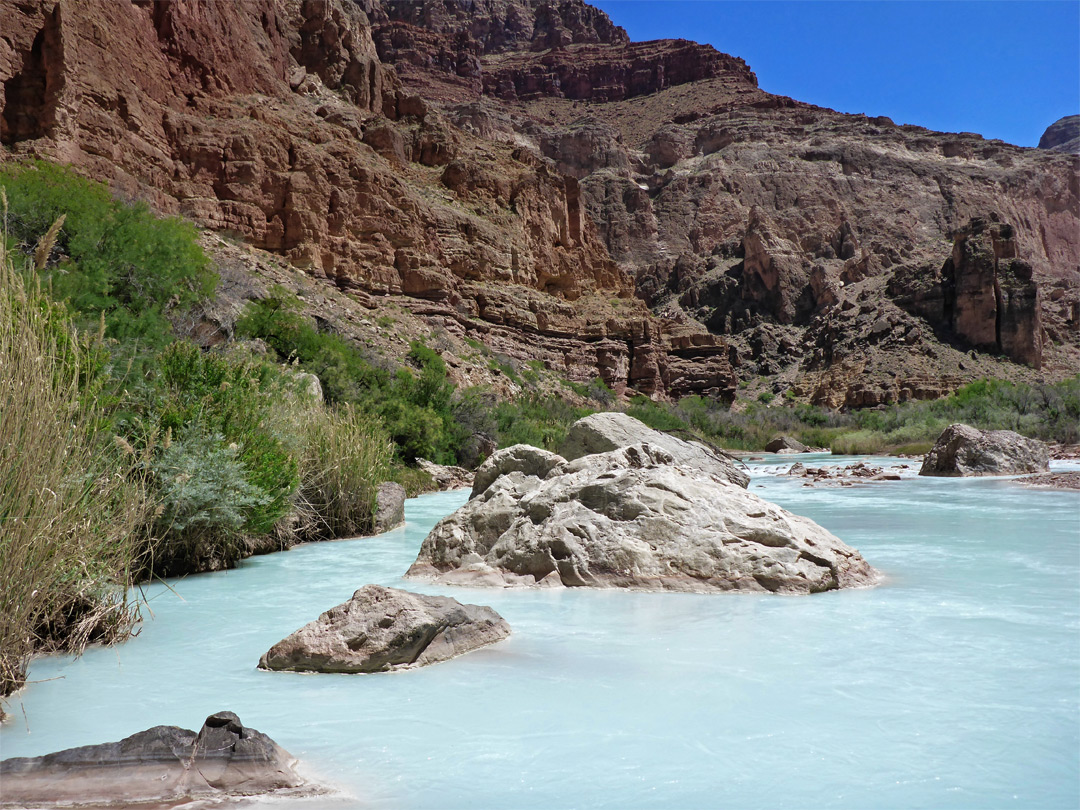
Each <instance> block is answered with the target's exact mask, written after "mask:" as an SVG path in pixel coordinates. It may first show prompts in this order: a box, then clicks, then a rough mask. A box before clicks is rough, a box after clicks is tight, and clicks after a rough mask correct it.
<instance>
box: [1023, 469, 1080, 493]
mask: <svg viewBox="0 0 1080 810" xmlns="http://www.w3.org/2000/svg"><path fill="white" fill-rule="evenodd" d="M1016 483H1018V484H1022V485H1023V486H1025V487H1032V488H1034V489H1069V490H1075V491H1078V492H1080V472H1078V471H1076V470H1068V471H1066V472H1051V473H1039V474H1038V475H1025V476H1024V477H1023V478H1017V479H1016Z"/></svg>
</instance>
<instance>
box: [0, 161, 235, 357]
mask: <svg viewBox="0 0 1080 810" xmlns="http://www.w3.org/2000/svg"><path fill="white" fill-rule="evenodd" d="M0 185H2V186H5V187H6V191H7V196H8V200H9V205H10V211H9V214H8V227H9V229H10V230H9V237H11V238H10V239H9V240H8V241H9V242H11V243H13V244H14V245H20V246H22V248H23V249H24V250H25V251H26V252H29V251H30V250H31V248H32V247H33V246H34V245H35V243H36V241H37V239H38V237H39V236H40V235H41V234H44V233H45V232H46V231H47V230H48V228H49V226H50V225H51V224H52V223H53V222H54V221H56V220H57V219H58V218H59V217H61V216H63V217H64V222H63V227H62V228H61V229H60V231H59V233H58V234H57V238H56V240H55V242H54V243H53V244H52V245H51V246H50V249H49V250H48V251H47V255H45V256H43V257H41V258H42V259H43V261H42V262H41V263H40V264H41V265H42V266H41V276H42V279H43V281H44V283H45V284H46V285H47V286H48V287H50V290H51V295H52V296H53V297H54V298H55V299H56V300H62V301H66V302H68V304H69V306H70V307H71V309H72V310H73V311H74V312H76V313H80V314H81V315H82V316H83V317H84V318H86V319H89V320H92V321H96V320H97V319H98V317H99V316H100V315H101V314H104V320H105V328H106V335H107V336H108V337H112V338H118V339H122V340H126V339H136V338H137V339H138V340H140V342H142V343H144V344H147V343H148V344H151V345H153V346H162V345H165V344H166V343H168V341H169V340H170V338H171V333H172V329H171V326H170V324H169V320H168V315H169V314H170V313H171V312H173V311H176V310H180V309H184V308H186V307H189V306H191V305H192V304H194V303H196V302H197V301H199V300H201V299H203V298H205V297H207V296H209V295H211V294H212V293H213V290H214V287H215V286H216V284H217V277H216V275H215V274H214V273H213V272H212V271H211V269H210V266H209V262H208V260H207V258H206V256H205V255H204V253H203V251H202V248H201V247H200V246H199V244H198V241H197V234H196V231H195V228H194V226H193V225H191V223H189V222H186V221H184V220H181V219H178V218H160V217H156V216H154V215H153V214H152V213H151V212H150V210H149V208H147V206H146V205H145V204H144V203H132V204H126V203H123V202H119V201H117V200H114V199H113V198H112V197H111V196H110V194H109V190H108V188H107V187H106V186H105V185H103V184H101V183H95V182H92V181H90V180H86V179H83V178H81V177H79V176H78V175H76V174H75V173H74V172H73V171H71V170H70V169H67V168H64V167H61V166H56V165H52V164H49V163H45V162H41V161H39V162H36V163H32V164H15V163H12V164H7V165H4V166H0Z"/></svg>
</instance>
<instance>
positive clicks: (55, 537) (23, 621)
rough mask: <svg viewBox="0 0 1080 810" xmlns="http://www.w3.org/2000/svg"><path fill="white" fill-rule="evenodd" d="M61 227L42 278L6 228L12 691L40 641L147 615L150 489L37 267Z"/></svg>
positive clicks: (3, 559) (4, 357)
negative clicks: (109, 434) (137, 569)
mask: <svg viewBox="0 0 1080 810" xmlns="http://www.w3.org/2000/svg"><path fill="white" fill-rule="evenodd" d="M0 198H2V191H0ZM0 206H2V208H3V214H4V216H5V220H6V199H0ZM61 224H62V223H61ZM59 227H60V226H59V225H57V226H55V227H54V228H52V229H50V231H49V233H48V234H46V236H45V237H43V242H42V243H41V244H39V245H38V249H37V250H35V252H34V258H35V260H36V261H35V262H34V264H36V265H37V267H36V268H35V267H33V266H31V267H28V268H27V270H28V273H27V274H26V275H27V277H29V279H30V280H25V279H24V275H23V274H21V273H20V272H18V270H17V268H16V265H15V262H16V260H17V259H20V258H21V257H17V256H16V255H14V254H12V253H10V252H9V251H7V250H6V247H5V246H6V243H7V239H6V227H5V228H3V229H2V230H0V696H2V695H7V694H10V693H11V692H12V691H13V690H14V689H17V688H18V687H19V686H20V685H21V684H22V683H23V681H24V679H25V676H26V667H27V664H28V661H29V658H30V656H31V655H32V654H33V653H34V652H35V651H37V650H41V649H43V648H60V649H67V650H73V651H76V652H78V651H81V650H82V648H84V647H85V645H86V644H87V643H89V642H90V641H94V640H99V639H100V640H112V639H114V638H116V637H119V636H122V635H123V634H125V633H127V632H128V631H129V630H130V627H131V625H132V622H133V621H134V619H135V617H136V610H135V608H134V606H133V605H132V603H131V602H130V601H129V599H128V596H127V587H128V585H129V584H130V574H131V568H132V561H133V559H134V556H135V552H136V549H135V542H136V541H135V529H136V527H137V526H138V525H140V524H141V523H142V521H143V517H144V511H145V508H146V506H145V503H146V502H145V498H144V496H143V493H142V491H141V488H140V486H139V485H138V483H137V481H135V482H133V481H132V480H129V479H128V478H127V476H125V470H124V469H123V465H124V464H125V463H128V464H130V462H125V461H124V460H123V459H122V453H121V451H115V452H114V451H112V449H111V447H110V446H108V445H106V444H105V443H104V442H103V437H102V436H100V435H99V432H98V429H97V420H96V415H95V412H94V404H93V402H92V397H88V396H85V393H86V389H85V383H86V379H87V376H88V375H89V374H90V373H91V368H90V366H91V365H92V359H93V348H92V346H91V344H90V342H89V341H86V340H84V339H83V338H82V337H81V336H79V335H77V334H76V333H75V332H74V330H73V329H72V327H71V324H70V321H69V319H68V317H67V315H66V313H65V311H64V310H63V308H62V307H60V306H58V305H56V304H53V303H51V302H50V301H49V299H48V297H47V296H46V295H45V294H44V293H43V291H42V290H41V288H40V285H38V284H37V283H36V282H35V281H34V280H33V277H32V276H33V270H35V269H40V267H41V266H42V265H43V264H44V261H45V260H46V259H47V257H48V255H49V253H50V251H51V249H52V245H51V244H48V242H49V241H51V240H55V238H56V235H57V232H58V230H59Z"/></svg>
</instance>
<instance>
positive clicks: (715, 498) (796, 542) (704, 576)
mask: <svg viewBox="0 0 1080 810" xmlns="http://www.w3.org/2000/svg"><path fill="white" fill-rule="evenodd" d="M506 452H507V451H499V452H497V453H496V454H495V455H494V456H492V459H490V460H489V461H490V462H494V463H496V464H497V463H498V461H499V458H500V456H501V455H502V454H504V453H506ZM510 466H513V465H510ZM406 576H407V577H416V578H424V579H433V580H435V581H438V582H442V583H448V584H462V585H494V586H532V585H541V586H552V585H554V586H560V585H565V586H582V585H584V586H593V587H604V588H608V587H624V588H636V589H643V590H675V591H699V592H708V591H731V590H743V591H772V592H778V593H813V592H816V591H826V590H832V589H835V588H845V587H861V586H868V585H872V584H874V583H875V582H876V580H877V574H876V572H875V571H874V570H873V569H872V568H871V567H870V566H869V565H868V564H867V563H866V561H865V560H863V558H862V557H861V556H860V555H859V553H858V552H857V551H855V550H854V549H852V548H849V547H848V546H846V545H845V544H844V543H843V542H842V541H841V540H839V539H838V538H836V537H834V536H833V535H832V534H830V533H829V532H827V531H826V530H825V529H823V528H821V527H820V526H818V525H817V524H816V523H814V522H813V521H811V520H809V519H807V518H804V517H799V516H798V515H793V514H791V513H790V512H787V511H785V510H784V509H781V508H780V507H778V506H775V505H773V504H771V503H768V502H767V501H764V500H762V499H761V498H759V497H757V496H756V495H753V494H751V493H750V492H748V491H746V490H745V489H743V488H742V487H739V486H736V485H734V484H732V483H730V482H729V481H728V480H726V479H725V478H723V477H722V476H720V475H714V474H706V473H703V472H701V471H700V470H696V469H692V468H687V467H685V466H683V465H681V464H678V463H677V462H676V460H675V459H674V458H673V457H672V455H671V454H670V453H669V452H668V451H667V450H665V449H664V448H661V447H654V446H652V445H649V444H635V445H631V446H630V447H623V448H619V449H617V450H612V451H610V452H607V453H596V454H590V455H586V456H583V457H581V458H578V459H575V460H573V461H566V462H563V463H561V464H559V465H557V466H555V467H554V468H553V469H551V470H550V471H549V472H548V473H547V474H546V475H545V476H544V477H543V478H540V477H538V476H537V475H530V474H527V473H526V472H524V471H522V470H519V469H512V470H510V471H509V472H507V473H505V474H504V475H501V476H500V477H498V478H496V479H495V480H494V481H492V482H491V483H490V484H489V485H488V486H487V487H486V488H485V489H483V490H482V491H480V492H478V493H477V495H476V496H475V497H473V498H472V499H471V500H470V501H469V502H468V503H466V504H465V505H464V506H463V507H461V508H460V509H458V510H457V511H456V512H454V513H453V514H452V515H449V516H447V517H446V518H444V519H443V520H442V521H440V522H439V524H438V525H437V526H435V528H434V529H433V530H432V531H431V533H430V534H429V535H428V536H427V538H426V539H425V540H424V543H423V545H422V546H421V548H420V553H419V555H418V556H417V558H416V562H415V563H413V565H412V567H411V568H410V569H409V571H408V573H407V574H406Z"/></svg>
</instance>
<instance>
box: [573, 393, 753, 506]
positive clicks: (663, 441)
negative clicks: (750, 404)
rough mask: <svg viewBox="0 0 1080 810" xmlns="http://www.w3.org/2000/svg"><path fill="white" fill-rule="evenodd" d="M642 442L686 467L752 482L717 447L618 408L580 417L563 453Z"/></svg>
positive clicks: (743, 483) (583, 453) (584, 452)
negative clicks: (653, 425) (667, 430)
mask: <svg viewBox="0 0 1080 810" xmlns="http://www.w3.org/2000/svg"><path fill="white" fill-rule="evenodd" d="M641 443H646V444H648V445H649V446H650V447H659V448H661V449H663V450H666V451H667V452H668V453H669V454H670V455H671V457H672V458H673V459H674V460H675V463H676V464H678V465H679V466H680V467H683V468H684V469H687V470H692V471H697V472H700V473H704V474H706V475H715V476H718V477H720V478H721V479H723V480H724V481H727V482H729V483H732V484H735V485H736V486H740V487H744V488H745V487H746V486H748V485H749V484H750V476H749V475H747V474H746V473H745V472H743V471H742V470H740V469H739V468H737V467H736V466H735V465H734V464H733V463H732V462H731V460H730V459H728V458H726V457H725V456H723V455H721V454H720V453H718V452H716V451H715V450H712V449H710V448H708V447H706V446H705V445H703V444H698V443H697V442H688V441H684V440H683V439H680V438H678V437H677V436H672V435H671V434H670V433H664V432H662V431H659V430H653V429H652V428H651V427H649V426H648V425H646V424H645V423H644V422H641V421H639V420H637V419H635V418H634V417H632V416H627V415H626V414H625V413H617V412H614V411H613V412H610V413H594V414H593V415H592V416H586V417H585V418H584V419H579V420H578V421H576V422H575V423H574V424H573V425H571V426H570V430H569V431H567V433H566V438H565V439H564V440H563V442H562V444H561V445H560V446H559V454H560V455H561V456H563V458H565V459H566V460H567V461H574V460H575V459H579V458H581V457H582V456H587V455H590V454H591V453H607V452H609V451H611V450H618V449H619V448H620V447H629V446H630V445H632V444H641Z"/></svg>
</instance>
